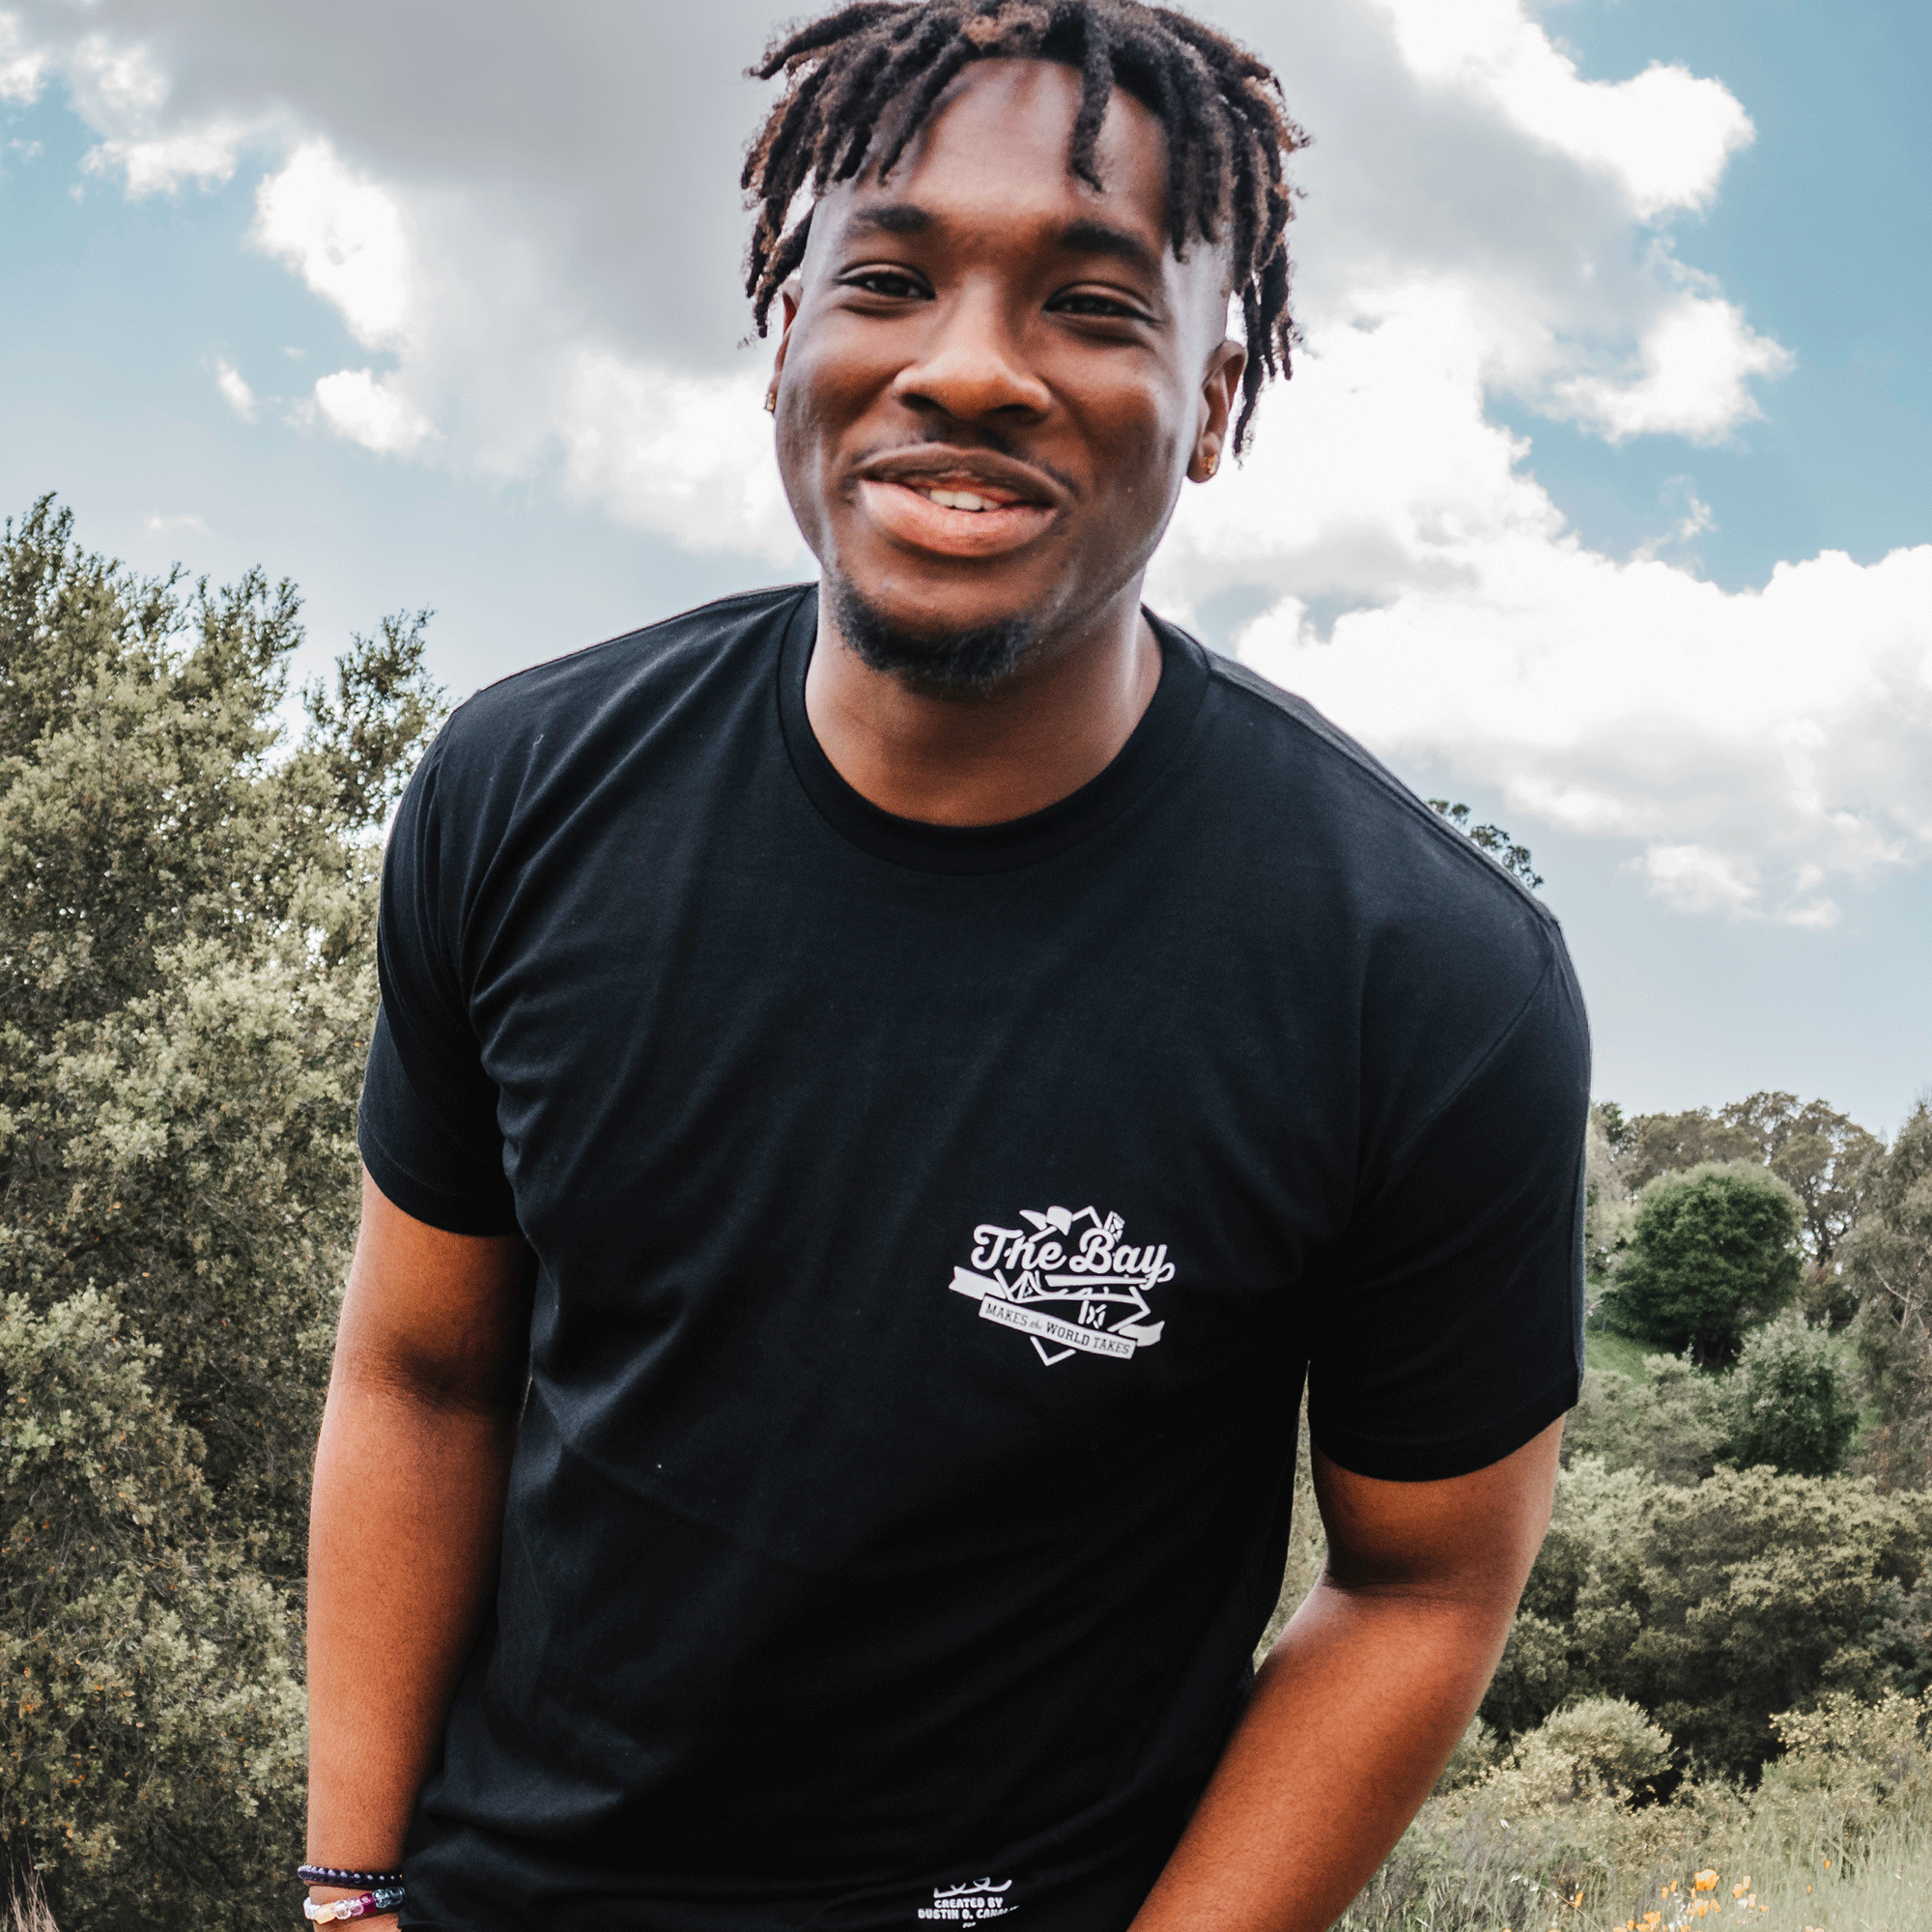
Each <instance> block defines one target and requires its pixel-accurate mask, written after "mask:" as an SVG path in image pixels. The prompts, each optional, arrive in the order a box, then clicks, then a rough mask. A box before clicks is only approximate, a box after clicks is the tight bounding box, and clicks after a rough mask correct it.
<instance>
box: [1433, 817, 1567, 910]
mask: <svg viewBox="0 0 1932 1932" xmlns="http://www.w3.org/2000/svg"><path fill="white" fill-rule="evenodd" d="M1429 809H1430V810H1432V811H1435V812H1439V813H1440V814H1441V815H1442V816H1443V817H1444V818H1446V819H1447V820H1448V821H1449V823H1450V824H1451V825H1453V826H1454V827H1455V828H1456V830H1457V831H1458V832H1460V833H1462V834H1463V836H1464V837H1465V838H1468V839H1469V840H1470V842H1471V843H1472V844H1476V845H1480V846H1481V847H1482V848H1483V850H1484V851H1485V852H1487V853H1488V854H1489V855H1490V857H1491V858H1492V859H1493V860H1494V861H1495V862H1496V864H1497V865H1498V866H1500V867H1502V868H1503V870H1504V871H1506V872H1508V873H1509V874H1510V875H1511V876H1512V877H1513V878H1518V879H1520V880H1521V881H1522V883H1523V884H1524V885H1525V886H1527V887H1528V888H1529V890H1530V891H1531V892H1535V891H1536V890H1537V888H1538V887H1539V886H1541V885H1542V884H1543V874H1542V873H1541V872H1539V871H1538V870H1537V869H1536V866H1535V863H1534V861H1533V860H1532V859H1531V858H1530V856H1529V847H1528V846H1527V845H1519V844H1518V843H1517V842H1516V840H1515V839H1514V838H1511V837H1510V836H1509V834H1508V833H1507V832H1505V831H1504V830H1503V829H1502V827H1501V826H1500V825H1471V824H1470V823H1469V808H1468V807H1467V806H1466V805H1451V804H1450V803H1449V801H1448V800H1447V799H1446V798H1432V799H1431V800H1430V801H1429Z"/></svg>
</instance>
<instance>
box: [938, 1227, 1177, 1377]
mask: <svg viewBox="0 0 1932 1932" xmlns="http://www.w3.org/2000/svg"><path fill="white" fill-rule="evenodd" d="M1020 1219H1021V1220H1022V1221H1025V1222H1026V1223H1028V1227H1026V1228H1000V1227H995V1226H994V1225H993V1223H992V1222H990V1221H982V1222H981V1223H980V1226H979V1227H977V1228H975V1229H974V1230H973V1254H972V1258H971V1259H972V1263H973V1266H972V1267H971V1268H963V1267H955V1268H954V1269H953V1270H952V1283H951V1284H950V1285H951V1287H952V1292H953V1293H954V1294H968V1295H971V1296H972V1297H973V1299H974V1300H975V1301H977V1302H978V1303H979V1304H980V1316H981V1317H982V1318H983V1319H984V1320H985V1321H997V1322H998V1323H999V1324H1000V1325H1001V1327H1003V1328H1017V1329H1019V1330H1020V1331H1021V1332H1022V1333H1023V1334H1026V1335H1029V1336H1031V1337H1032V1338H1033V1345H1034V1347H1035V1348H1036V1349H1037V1350H1038V1351H1039V1358H1040V1360H1041V1361H1042V1362H1044V1363H1045V1364H1046V1365H1047V1367H1048V1368H1051V1367H1052V1366H1053V1365H1054V1363H1055V1362H1064V1361H1065V1360H1066V1358H1067V1357H1068V1356H1069V1355H1112V1356H1114V1357H1115V1358H1116V1359H1117V1360H1120V1361H1126V1360H1127V1359H1128V1358H1129V1357H1130V1356H1131V1355H1132V1354H1133V1352H1134V1350H1136V1349H1151V1348H1152V1347H1153V1345H1154V1344H1155V1343H1156V1342H1158V1341H1159V1340H1160V1331H1161V1330H1162V1328H1164V1327H1165V1326H1166V1325H1167V1324H1166V1323H1165V1322H1163V1321H1149V1320H1148V1319H1147V1318H1148V1315H1149V1313H1150V1311H1149V1308H1148V1300H1147V1298H1148V1293H1149V1291H1150V1290H1151V1289H1156V1288H1158V1287H1159V1286H1160V1285H1161V1283H1162V1282H1165V1281H1172V1280H1173V1279H1174V1264H1173V1263H1172V1262H1171V1261H1169V1260H1168V1258H1167V1248H1166V1246H1165V1245H1164V1244H1163V1245H1161V1246H1159V1247H1154V1246H1149V1247H1145V1248H1137V1247H1133V1246H1131V1245H1129V1244H1128V1243H1127V1242H1126V1241H1124V1240H1122V1236H1123V1235H1124V1234H1125V1233H1126V1224H1125V1223H1124V1222H1123V1221H1122V1219H1121V1217H1120V1216H1119V1215H1118V1214H1107V1215H1104V1216H1103V1215H1102V1214H1101V1212H1100V1210H1099V1209H1098V1208H1080V1209H1079V1210H1078V1211H1077V1212H1076V1211H1074V1210H1071V1209H1068V1208H1048V1209H1047V1210H1046V1211H1045V1213H1043V1214H1042V1213H1038V1212H1037V1211H1036V1210H1035V1209H1033V1208H1021V1209H1020ZM1083 1221H1084V1222H1087V1223H1089V1224H1090V1225H1089V1226H1087V1227H1086V1228H1081V1225H1080V1224H1081V1223H1082V1222H1083ZM1076 1230H1078V1231H1079V1232H1078V1235H1077V1236H1076V1233H1075V1231H1076ZM1050 1308H1057V1309H1058V1310H1059V1312H1058V1313H1056V1314H1049V1313H1048V1312H1047V1311H1048V1310H1049V1309H1050Z"/></svg>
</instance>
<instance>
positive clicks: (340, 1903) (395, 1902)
mask: <svg viewBox="0 0 1932 1932" xmlns="http://www.w3.org/2000/svg"><path fill="white" fill-rule="evenodd" d="M318 1883H321V1881H318ZM402 1902H403V1889H402V1887H401V1886H399V1885H394V1886H384V1887H383V1889H381V1890H380V1891H365V1892H361V1893H358V1894H357V1895H356V1896H355V1898H333V1899H330V1900H329V1902H328V1903H327V1905H318V1904H317V1903H316V1902H315V1900H314V1899H312V1898H305V1899H303V1900H302V1917H303V1918H306V1919H308V1920H310V1921H311V1922H312V1923H314V1924H318V1925H320V1924H324V1923H326V1922H327V1920H329V1919H331V1918H368V1916H369V1915H370V1914H371V1913H372V1912H393V1911H395V1909H396V1907H397V1906H399V1905H400V1904H402Z"/></svg>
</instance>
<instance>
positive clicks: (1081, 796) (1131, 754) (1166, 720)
mask: <svg viewBox="0 0 1932 1932" xmlns="http://www.w3.org/2000/svg"><path fill="white" fill-rule="evenodd" d="M1145 614H1146V616H1147V619H1148V621H1149V623H1151V625H1152V626H1153V634H1154V637H1155V639H1156V640H1157V641H1158V642H1159V644H1160V660H1161V662H1160V681H1159V683H1158V684H1156V685H1155V687H1154V693H1153V696H1152V697H1151V699H1150V700H1149V703H1148V708H1147V709H1146V710H1145V711H1144V712H1143V713H1142V714H1141V718H1140V723H1139V724H1137V725H1135V726H1134V728H1133V731H1132V732H1131V733H1130V734H1129V736H1128V738H1127V742H1126V743H1125V744H1124V745H1122V747H1121V749H1120V750H1119V751H1118V752H1117V753H1115V754H1114V756H1113V758H1112V760H1111V761H1110V762H1109V763H1108V764H1107V765H1106V767H1105V768H1104V769H1103V770H1102V771H1100V772H1099V773H1097V774H1096V775H1095V776H1094V777H1093V778H1091V779H1089V780H1088V781H1087V782H1086V783H1085V784H1084V785H1082V786H1081V787H1080V788H1079V790H1078V791H1074V792H1069V793H1068V794H1067V795H1066V797H1065V798H1063V799H1057V800H1055V802H1054V803H1053V804H1052V805H1049V806H1047V807H1046V808H1045V809H1044V810H1040V811H1034V812H1029V813H1028V814H1027V815H1026V817H1024V818H1009V819H1007V820H1005V821H1003V822H1002V823H1000V824H998V825H928V824H925V823H923V821H922V820H920V819H916V818H901V817H899V816H898V815H897V814H896V813H895V812H890V811H885V810H881V809H880V808H879V807H878V806H876V805H874V804H873V803H872V802H871V800H870V799H868V798H867V797H865V796H864V795H863V794H862V793H860V792H858V791H855V790H854V789H853V788H852V786H851V785H849V784H847V783H846V781H844V780H843V779H842V778H841V777H840V776H839V775H838V768H837V767H836V766H835V765H834V764H833V762H832V760H831V759H830V758H828V757H827V756H826V755H825V753H824V751H823V749H822V748H821V747H820V745H819V742H818V738H817V734H816V733H815V732H814V731H813V730H812V728H811V721H810V718H809V717H808V716H807V714H806V708H805V674H806V672H807V670H808V669H809V668H810V665H811V652H812V647H813V645H814V644H815V643H816V641H817V639H818V587H817V585H816V584H811V585H808V586H807V588H806V589H805V591H804V593H803V594H802V595H801V596H800V598H799V600H798V603H797V605H796V606H795V607H794V608H793V610H792V613H791V616H790V618H789V620H788V621H787V623H786V625H785V633H784V639H783V643H782V645H781V649H780V652H779V676H778V685H779V688H778V700H779V722H780V725H781V728H782V730H783V733H784V741H785V749H786V751H787V752H788V753H790V755H791V763H792V769H793V770H794V771H795V772H796V773H797V774H798V780H799V782H800V784H802V785H803V786H804V787H805V791H806V794H807V796H808V797H809V798H810V800H811V803H812V804H813V805H814V806H815V807H816V808H817V810H818V811H819V814H820V816H821V817H823V818H824V819H825V821H826V823H827V824H829V825H830V826H831V827H832V829H833V830H834V831H835V832H837V833H838V835H839V836H840V837H841V838H846V839H849V840H850V841H851V843H853V844H854V845H857V846H860V847H861V848H862V849H864V850H865V851H867V852H869V853H871V854H872V855H873V856H874V857H875V858H880V859H885V860H888V861H890V862H891V863H892V864H894V865H895V866H906V867H912V868H913V869H915V870H918V871H923V872H1005V871H1010V870H1012V869H1014V868H1015V867H1021V866H1031V865H1036V864H1037V863H1038V862H1039V861H1040V860H1042V859H1050V858H1053V857H1055V856H1056V855H1057V854H1059V853H1062V852H1065V851H1067V850H1068V849H1070V848H1071V847H1072V846H1074V845H1077V844H1079V842H1080V841H1081V840H1082V839H1083V838H1090V837H1092V835H1093V834H1094V833H1095V832H1097V831H1098V830H1099V829H1100V827H1101V826H1103V825H1105V824H1107V823H1108V822H1109V821H1110V820H1111V819H1114V818H1117V817H1118V816H1119V815H1120V814H1121V813H1122V811H1124V810H1126V809H1127V807H1128V806H1130V805H1132V804H1133V803H1134V802H1135V800H1136V799H1138V798H1140V797H1141V796H1142V795H1143V794H1144V793H1145V792H1147V791H1148V790H1149V789H1150V788H1151V787H1152V786H1153V785H1154V784H1155V783H1156V782H1157V781H1159V780H1160V778H1161V777H1162V775H1163V774H1164V773H1165V772H1166V771H1167V769H1168V767H1169V766H1170V765H1172V764H1173V762H1174V760H1175V757H1176V754H1177V753H1179V750H1180V747H1181V743H1182V741H1183V740H1184V739H1185V737H1186V736H1187V733H1188V729H1189V727H1190V726H1191V725H1193V723H1194V720H1195V718H1196V716H1197V715H1198V713H1199V712H1200V709H1201V700H1202V698H1203V697H1204V696H1206V695H1207V691H1208V662H1207V654H1206V652H1205V651H1204V649H1203V647H1202V646H1201V645H1200V644H1198V643H1197V642H1196V641H1195V640H1194V639H1192V638H1190V637H1189V636H1188V635H1187V633H1186V632H1185V631H1181V630H1179V629H1177V628H1176V627H1175V626H1174V625H1172V624H1168V623H1165V622H1163V621H1162V620H1161V619H1160V618H1158V617H1156V616H1155V615H1154V614H1153V612H1152V611H1146V613H1145Z"/></svg>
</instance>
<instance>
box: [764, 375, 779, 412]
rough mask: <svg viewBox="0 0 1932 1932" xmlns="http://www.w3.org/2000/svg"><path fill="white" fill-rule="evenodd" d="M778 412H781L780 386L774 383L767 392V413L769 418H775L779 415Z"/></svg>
mask: <svg viewBox="0 0 1932 1932" xmlns="http://www.w3.org/2000/svg"><path fill="white" fill-rule="evenodd" d="M778 412H779V385H778V384H776V383H774V384H772V386H771V387H770V388H769V389H767V390H766V391H765V413H766V414H767V415H768V416H775V415H777V414H778Z"/></svg>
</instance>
